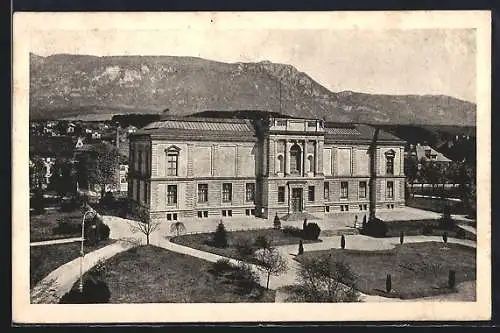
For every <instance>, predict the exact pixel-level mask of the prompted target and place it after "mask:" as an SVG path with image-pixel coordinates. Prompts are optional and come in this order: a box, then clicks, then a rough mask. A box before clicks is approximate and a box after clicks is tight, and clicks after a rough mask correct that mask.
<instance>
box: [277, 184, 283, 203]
mask: <svg viewBox="0 0 500 333" xmlns="http://www.w3.org/2000/svg"><path fill="white" fill-rule="evenodd" d="M278 202H285V186H278Z"/></svg>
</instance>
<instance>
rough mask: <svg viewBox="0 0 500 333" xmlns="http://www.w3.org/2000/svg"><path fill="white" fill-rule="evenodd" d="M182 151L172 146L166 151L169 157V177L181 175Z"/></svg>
mask: <svg viewBox="0 0 500 333" xmlns="http://www.w3.org/2000/svg"><path fill="white" fill-rule="evenodd" d="M180 151H181V149H180V148H179V147H177V146H170V147H168V148H167V149H165V154H166V156H167V176H178V175H179V152H180Z"/></svg>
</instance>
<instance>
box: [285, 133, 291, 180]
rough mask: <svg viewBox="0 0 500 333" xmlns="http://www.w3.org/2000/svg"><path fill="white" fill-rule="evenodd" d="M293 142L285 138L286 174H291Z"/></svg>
mask: <svg viewBox="0 0 500 333" xmlns="http://www.w3.org/2000/svg"><path fill="white" fill-rule="evenodd" d="M291 146H292V143H291V142H289V141H288V140H286V139H285V175H289V174H290V148H291Z"/></svg>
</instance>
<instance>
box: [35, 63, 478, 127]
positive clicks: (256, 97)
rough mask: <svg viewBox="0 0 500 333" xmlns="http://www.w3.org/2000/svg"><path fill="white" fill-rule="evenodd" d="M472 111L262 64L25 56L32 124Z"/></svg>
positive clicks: (409, 117)
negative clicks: (235, 114) (123, 117)
mask: <svg viewBox="0 0 500 333" xmlns="http://www.w3.org/2000/svg"><path fill="white" fill-rule="evenodd" d="M280 82H281V89H280ZM280 91H281V93H280ZM280 95H281V103H280ZM475 108H476V107H475V104H472V103H468V102H465V101H461V100H458V99H455V98H451V97H447V96H410V95H408V96H389V95H370V94H362V93H355V92H340V93H334V92H331V91H329V90H328V89H326V88H325V87H323V86H322V85H320V84H319V83H317V82H315V81H314V80H313V79H312V78H311V77H309V76H308V75H307V74H305V73H303V72H300V71H298V70H297V69H296V68H295V67H293V66H291V65H283V64H275V63H271V62H267V61H266V62H259V63H233V64H228V63H222V62H216V61H211V60H205V59H200V58H193V57H170V56H154V57H153V56H145V57H144V56H113V57H95V56H85V55H67V54H58V55H52V56H48V57H40V56H37V55H34V54H31V56H30V117H31V118H32V119H36V118H56V119H57V118H63V117H71V116H84V115H86V116H88V115H89V114H117V113H155V112H161V111H162V110H165V109H169V111H168V113H169V114H173V115H187V114H193V113H196V112H201V111H204V110H220V111H230V110H267V111H271V112H280V113H283V114H286V115H289V116H300V117H316V118H324V119H326V120H331V121H337V122H350V121H356V122H366V123H382V124H387V123H391V124H395V123H399V124H407V123H421V124H443V125H474V124H475Z"/></svg>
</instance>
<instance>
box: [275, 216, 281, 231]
mask: <svg viewBox="0 0 500 333" xmlns="http://www.w3.org/2000/svg"><path fill="white" fill-rule="evenodd" d="M273 226H274V229H276V230H279V229H281V221H280V218H279V216H278V213H276V215H275V216H274V221H273Z"/></svg>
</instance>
